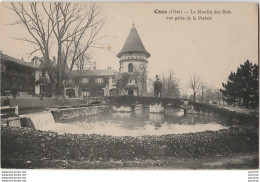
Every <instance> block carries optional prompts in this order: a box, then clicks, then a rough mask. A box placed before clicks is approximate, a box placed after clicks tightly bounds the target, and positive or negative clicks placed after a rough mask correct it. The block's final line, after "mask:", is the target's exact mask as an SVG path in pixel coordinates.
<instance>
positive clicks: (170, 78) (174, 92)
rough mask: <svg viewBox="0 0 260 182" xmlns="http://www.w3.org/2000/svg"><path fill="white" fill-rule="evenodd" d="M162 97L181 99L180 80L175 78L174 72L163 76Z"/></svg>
mask: <svg viewBox="0 0 260 182" xmlns="http://www.w3.org/2000/svg"><path fill="white" fill-rule="evenodd" d="M161 92H162V96H163V97H174V98H179V97H180V90H179V80H178V79H177V78H176V77H175V76H174V73H173V72H172V70H170V71H169V74H168V75H164V74H163V75H162V91H161Z"/></svg>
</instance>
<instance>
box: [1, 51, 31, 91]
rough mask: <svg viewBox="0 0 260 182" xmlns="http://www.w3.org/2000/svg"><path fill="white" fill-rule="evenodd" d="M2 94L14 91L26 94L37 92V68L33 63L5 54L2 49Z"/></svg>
mask: <svg viewBox="0 0 260 182" xmlns="http://www.w3.org/2000/svg"><path fill="white" fill-rule="evenodd" d="M0 67H1V95H4V96H5V95H9V94H10V93H11V92H12V91H14V90H15V92H17V93H18V92H19V93H20V94H24V95H25V96H31V95H34V93H35V68H34V66H33V64H31V63H29V62H26V61H24V60H23V59H21V60H19V59H16V58H14V57H11V56H8V55H6V54H3V53H2V51H0Z"/></svg>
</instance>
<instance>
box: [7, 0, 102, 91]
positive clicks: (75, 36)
mask: <svg viewBox="0 0 260 182" xmlns="http://www.w3.org/2000/svg"><path fill="white" fill-rule="evenodd" d="M10 9H11V10H13V11H14V12H15V13H16V15H17V16H18V21H16V22H14V24H22V25H24V27H25V28H26V30H27V32H28V34H29V37H27V36H22V37H21V38H17V39H19V40H23V41H26V42H28V43H30V44H32V45H34V48H35V49H34V50H33V51H32V52H31V53H29V56H30V55H32V54H34V53H36V52H38V51H40V52H41V54H42V56H43V58H44V65H45V67H46V68H47V71H48V74H49V78H50V82H51V84H52V87H53V89H54V91H56V92H55V95H56V96H62V95H63V92H64V84H65V82H66V81H67V78H68V77H67V76H66V74H67V73H68V71H71V70H72V69H73V68H74V65H75V63H76V61H78V59H80V57H81V56H82V55H83V54H85V53H86V52H87V51H88V50H89V49H91V48H102V47H103V45H102V44H100V43H98V41H99V40H100V39H101V38H103V36H99V32H100V30H101V29H102V27H103V24H104V19H103V18H100V17H99V9H100V7H99V5H97V4H95V3H70V2H42V3H37V2H30V3H22V2H15V3H11V6H10ZM53 50H55V53H54V55H56V57H57V64H53V61H52V60H51V59H50V58H51V53H52V52H53ZM68 64H69V65H68Z"/></svg>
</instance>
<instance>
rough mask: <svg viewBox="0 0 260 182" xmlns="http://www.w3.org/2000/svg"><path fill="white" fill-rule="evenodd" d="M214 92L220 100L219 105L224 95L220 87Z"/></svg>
mask: <svg viewBox="0 0 260 182" xmlns="http://www.w3.org/2000/svg"><path fill="white" fill-rule="evenodd" d="M213 94H214V97H215V98H216V99H217V100H218V105H219V106H220V101H221V99H222V97H223V95H222V93H221V92H220V89H215V90H214V92H213Z"/></svg>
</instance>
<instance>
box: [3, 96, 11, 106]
mask: <svg viewBox="0 0 260 182" xmlns="http://www.w3.org/2000/svg"><path fill="white" fill-rule="evenodd" d="M10 105H11V103H10V99H9V97H8V96H7V97H6V98H5V100H4V106H10Z"/></svg>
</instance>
